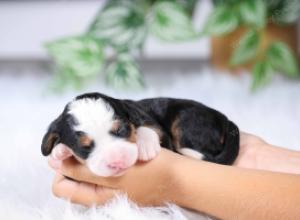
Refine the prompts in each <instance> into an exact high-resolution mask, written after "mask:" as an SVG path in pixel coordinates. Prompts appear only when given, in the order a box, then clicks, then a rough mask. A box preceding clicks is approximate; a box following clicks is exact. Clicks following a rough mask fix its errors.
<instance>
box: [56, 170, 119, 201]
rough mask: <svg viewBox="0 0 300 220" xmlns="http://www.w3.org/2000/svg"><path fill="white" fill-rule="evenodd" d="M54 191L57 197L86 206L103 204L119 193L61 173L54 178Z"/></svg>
mask: <svg viewBox="0 0 300 220" xmlns="http://www.w3.org/2000/svg"><path fill="white" fill-rule="evenodd" d="M52 191H53V194H54V195H55V196H57V197H60V198H65V199H68V200H70V201H71V202H72V203H77V204H81V205H85V206H92V205H101V204H103V203H105V202H106V201H107V200H109V199H111V198H113V196H114V195H115V194H116V193H117V191H116V190H113V189H109V188H105V187H102V186H97V185H94V184H89V183H83V182H75V181H72V180H68V179H66V178H65V177H64V176H62V175H60V174H57V175H56V177H55V179H54V182H53V186H52Z"/></svg>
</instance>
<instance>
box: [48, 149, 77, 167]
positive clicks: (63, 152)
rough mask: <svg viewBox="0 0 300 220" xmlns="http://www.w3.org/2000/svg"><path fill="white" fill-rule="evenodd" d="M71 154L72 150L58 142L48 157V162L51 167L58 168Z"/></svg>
mask: <svg viewBox="0 0 300 220" xmlns="http://www.w3.org/2000/svg"><path fill="white" fill-rule="evenodd" d="M71 156H72V151H71V150H70V149H69V148H68V147H67V146H66V145H64V144H58V145H56V146H55V147H54V149H53V150H52V152H51V155H50V157H49V159H48V164H49V166H50V167H52V168H53V169H55V170H56V169H58V168H59V167H60V166H61V163H62V161H63V160H65V159H67V158H69V157H71Z"/></svg>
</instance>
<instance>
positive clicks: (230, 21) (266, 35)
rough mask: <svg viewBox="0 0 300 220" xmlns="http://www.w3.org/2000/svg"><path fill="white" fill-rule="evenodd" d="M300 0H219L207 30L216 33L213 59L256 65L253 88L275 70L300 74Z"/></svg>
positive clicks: (233, 65) (220, 64)
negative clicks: (299, 33) (299, 36)
mask: <svg viewBox="0 0 300 220" xmlns="http://www.w3.org/2000/svg"><path fill="white" fill-rule="evenodd" d="M299 16H300V2H299V1H298V0H290V1H288V0H281V1H279V0H272V1H270V0H265V1H264V0H227V1H222V0H215V1H214V9H213V11H212V13H211V15H210V16H209V18H208V19H207V22H206V25H205V28H204V33H205V34H208V35H211V36H212V63H213V64H214V65H215V66H217V67H219V68H229V69H237V68H241V67H244V68H248V69H249V68H252V75H253V83H252V89H254V90H255V89H257V88H259V87H261V86H262V85H264V84H266V83H268V82H269V81H270V79H271V78H272V76H273V75H274V73H276V72H280V73H283V74H285V75H287V76H289V77H297V76H298V75H299V68H298V57H297V30H296V21H297V19H298V17H299Z"/></svg>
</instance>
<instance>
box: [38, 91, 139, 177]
mask: <svg viewBox="0 0 300 220" xmlns="http://www.w3.org/2000/svg"><path fill="white" fill-rule="evenodd" d="M114 107H116V106H115V105H114ZM134 136H135V129H134V127H133V126H132V124H131V123H130V122H129V121H128V120H127V119H126V118H125V117H124V116H120V115H117V114H116V113H115V110H114V109H113V107H112V105H111V104H110V103H109V102H108V101H107V100H104V99H103V98H99V97H98V98H95V97H89V96H83V97H81V98H77V99H75V100H74V101H72V102H70V103H69V104H68V105H67V106H66V108H65V110H64V112H63V113H62V114H61V115H60V116H59V117H58V118H57V119H56V120H54V121H53V122H52V123H51V125H50V127H49V130H48V132H47V133H46V135H45V136H44V138H43V142H42V153H43V154H44V155H45V156H47V155H49V154H50V153H51V151H52V149H53V147H54V146H55V145H56V144H58V143H63V144H66V145H67V146H69V147H70V148H71V149H72V151H73V153H74V155H75V156H76V157H77V158H79V159H80V160H81V161H82V160H83V161H84V163H85V164H86V166H87V167H88V168H89V169H90V170H91V171H92V172H93V173H95V174H96V175H99V176H115V175H120V174H122V173H123V172H124V171H125V170H126V169H127V168H129V167H130V166H132V165H133V164H134V163H135V162H136V161H137V155H138V152H137V146H136V144H135V137H134Z"/></svg>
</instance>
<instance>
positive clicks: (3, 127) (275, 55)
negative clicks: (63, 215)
mask: <svg viewBox="0 0 300 220" xmlns="http://www.w3.org/2000/svg"><path fill="white" fill-rule="evenodd" d="M299 16H300V2H299V0H227V1H223V0H215V1H211V0H199V1H197V0H174V1H162V0H132V1H127V0H119V1H118V0H110V1H100V0H99V1H96V0H64V1H62V0H19V1H18V0H9V1H8V0H7V1H5V0H0V100H1V103H0V136H1V145H2V146H1V149H2V150H1V153H0V173H1V174H2V175H1V176H0V189H1V191H0V192H1V193H0V194H1V200H0V207H1V208H0V219H18V218H15V217H16V216H15V215H19V217H20V219H24V213H27V214H28V215H32V213H31V211H30V213H29V212H28V210H33V207H35V208H37V209H35V210H39V208H42V209H43V210H44V211H45V213H47V212H50V211H49V210H52V211H53V213H56V212H57V211H58V210H59V209H60V208H61V207H62V206H61V205H60V204H62V203H63V202H62V201H61V200H57V199H54V197H52V196H51V195H52V194H51V180H52V177H53V173H51V172H49V168H48V167H47V162H46V160H45V158H43V157H42V155H41V152H40V144H41V139H42V136H43V134H44V133H45V131H46V129H47V126H48V125H49V123H50V122H51V121H52V120H53V119H54V118H55V117H57V116H58V114H60V112H61V111H62V110H63V107H64V106H65V104H66V103H67V102H69V101H70V100H71V99H73V98H74V97H75V96H76V95H78V94H81V93H84V92H92V91H97V92H101V93H105V94H107V95H111V96H114V97H116V98H130V99H142V98H148V97H158V96H168V97H176V98H186V99H194V100H197V101H199V102H202V103H204V104H206V105H208V106H210V107H213V108H215V109H218V110H219V111H221V112H223V113H224V114H226V115H227V116H228V117H229V118H230V119H231V120H233V121H234V122H235V123H236V124H237V125H238V126H239V128H240V129H241V130H242V131H246V132H250V133H254V134H256V135H258V136H261V137H262V138H263V139H265V140H266V141H268V142H270V143H272V144H275V145H279V146H284V147H287V148H290V149H295V150H300V133H299V131H300V95H299V94H300V79H299V41H300V35H299ZM3 149H4V150H3ZM11 204H14V206H12V205H11ZM18 204H20V206H18V207H19V208H18V211H17V212H16V208H15V206H17V205H18ZM50 204H51V205H52V207H54V208H52V209H50V208H49V205H50ZM20 207H23V212H22V211H20V210H21V209H20ZM1 209H2V210H1ZM5 213H6V214H5ZM40 213H41V212H40V211H38V216H40ZM1 215H3V217H2V218H1ZM9 216H11V217H9ZM25 216H26V215H25ZM25 219H26V217H25ZM27 219H33V218H32V216H30V217H28V218H27ZM37 219H39V218H37ZM47 219H48V218H47ZM54 219H57V218H54Z"/></svg>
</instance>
